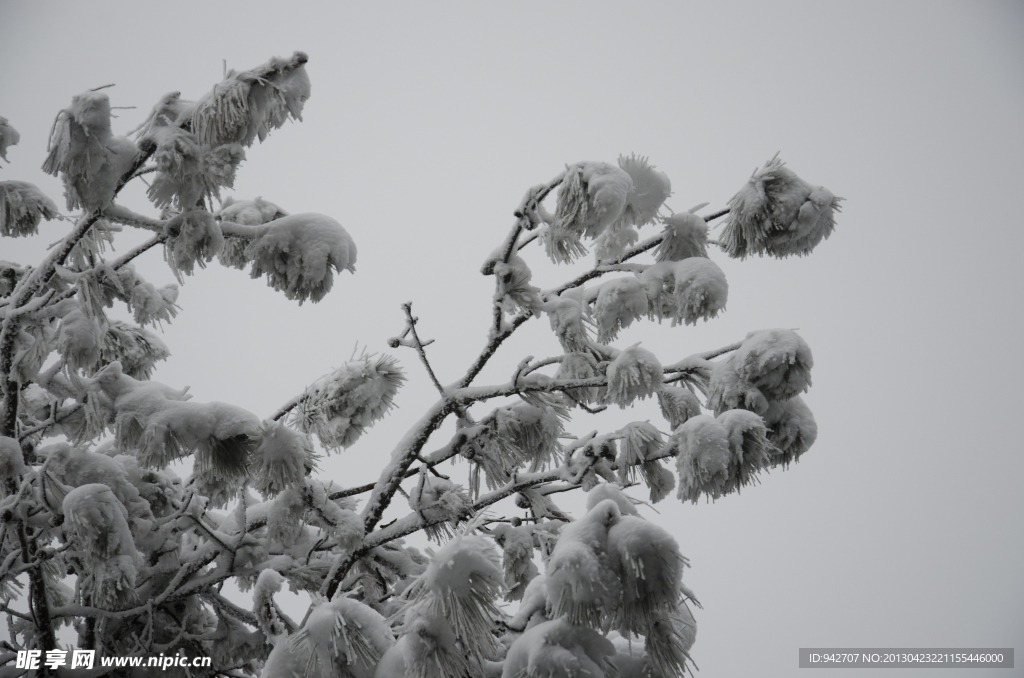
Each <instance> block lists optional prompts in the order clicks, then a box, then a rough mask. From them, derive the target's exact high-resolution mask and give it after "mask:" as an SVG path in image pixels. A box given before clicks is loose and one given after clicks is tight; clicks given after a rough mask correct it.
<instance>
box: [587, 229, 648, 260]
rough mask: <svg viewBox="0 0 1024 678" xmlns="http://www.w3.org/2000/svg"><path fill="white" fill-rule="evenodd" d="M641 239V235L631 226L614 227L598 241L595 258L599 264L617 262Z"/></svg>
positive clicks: (606, 231) (607, 230)
mask: <svg viewBox="0 0 1024 678" xmlns="http://www.w3.org/2000/svg"><path fill="white" fill-rule="evenodd" d="M639 239H640V234H639V233H637V232H636V229H635V228H632V227H630V226H612V227H611V228H609V229H606V230H605V232H604V233H602V234H601V235H600V237H598V239H597V243H596V244H595V247H594V257H595V258H596V259H597V263H598V264H607V263H610V262H613V261H617V260H618V259H619V258H620V257H621V256H622V255H624V254H625V253H626V250H628V249H629V247H630V246H631V245H633V244H634V243H636V241H637V240H639Z"/></svg>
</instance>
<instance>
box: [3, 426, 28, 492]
mask: <svg viewBox="0 0 1024 678" xmlns="http://www.w3.org/2000/svg"><path fill="white" fill-rule="evenodd" d="M24 472H25V462H24V460H23V459H22V453H21V445H19V444H18V441H17V440H15V439H14V438H8V437H7V436H0V482H4V481H13V482H15V483H20V482H21V474H22V473H24Z"/></svg>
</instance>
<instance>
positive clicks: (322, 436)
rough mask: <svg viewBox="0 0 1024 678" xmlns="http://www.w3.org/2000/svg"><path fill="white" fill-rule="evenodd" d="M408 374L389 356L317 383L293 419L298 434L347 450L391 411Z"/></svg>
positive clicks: (355, 363) (360, 362)
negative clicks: (308, 434) (314, 437)
mask: <svg viewBox="0 0 1024 678" xmlns="http://www.w3.org/2000/svg"><path fill="white" fill-rule="evenodd" d="M404 381H405V374H404V373H403V372H402V369H401V368H400V367H399V366H398V362H397V361H396V360H395V359H394V358H391V357H390V356H386V355H382V356H380V357H379V358H378V357H376V356H372V355H363V356H362V357H360V358H358V359H355V360H351V361H349V362H347V363H345V364H344V365H342V366H341V367H339V368H337V369H336V370H334V371H333V372H331V373H330V374H327V375H325V376H323V377H321V378H320V379H318V380H317V381H316V382H314V383H313V384H312V385H311V386H310V387H309V388H307V389H306V392H305V393H303V394H302V396H301V398H300V399H299V402H298V404H297V406H296V407H295V411H294V414H293V416H292V422H293V423H294V425H295V426H296V427H298V429H299V430H301V431H304V432H305V433H311V434H314V435H316V437H317V438H318V439H319V440H320V442H321V443H322V444H323V445H324V447H326V448H328V449H338V448H341V447H348V446H350V445H352V444H353V443H355V442H356V440H358V439H359V436H361V435H362V434H363V432H364V431H365V430H366V429H368V428H369V427H370V426H372V425H373V424H374V423H375V422H377V420H379V419H380V418H381V417H383V416H384V415H385V414H386V413H387V411H388V410H389V409H391V404H392V400H393V398H394V397H395V393H397V392H398V388H399V387H400V386H401V385H402V382H404Z"/></svg>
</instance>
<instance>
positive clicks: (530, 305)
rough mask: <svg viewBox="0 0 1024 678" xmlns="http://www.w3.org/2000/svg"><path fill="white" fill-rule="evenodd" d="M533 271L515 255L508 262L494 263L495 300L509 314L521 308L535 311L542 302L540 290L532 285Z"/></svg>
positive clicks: (531, 311)
mask: <svg viewBox="0 0 1024 678" xmlns="http://www.w3.org/2000/svg"><path fill="white" fill-rule="evenodd" d="M532 277H533V273H532V272H531V271H530V267H529V266H527V265H526V262H525V261H523V260H522V259H521V258H520V257H518V256H513V257H511V258H510V259H509V260H508V263H507V264H506V263H504V262H500V261H499V262H497V263H495V264H494V278H495V282H496V284H495V287H496V289H495V291H494V301H495V302H496V303H498V304H499V305H500V306H501V308H502V310H504V311H505V312H506V313H508V314H510V315H511V314H514V313H517V312H518V311H519V310H524V311H528V312H530V313H533V312H534V311H535V310H538V309H539V308H540V306H541V304H542V302H541V298H540V290H539V289H538V288H536V287H534V286H532V285H530V279H531V278H532Z"/></svg>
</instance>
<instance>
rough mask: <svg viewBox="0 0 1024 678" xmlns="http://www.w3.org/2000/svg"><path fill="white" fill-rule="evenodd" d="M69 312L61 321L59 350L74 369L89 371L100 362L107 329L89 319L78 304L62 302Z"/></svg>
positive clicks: (58, 339)
mask: <svg viewBox="0 0 1024 678" xmlns="http://www.w3.org/2000/svg"><path fill="white" fill-rule="evenodd" d="M62 303H63V304H65V308H67V310H66V311H65V312H64V314H63V317H62V318H61V321H60V329H59V330H58V334H57V350H58V351H59V352H60V354H61V356H63V357H64V359H65V360H66V361H67V362H68V364H69V365H70V366H71V368H72V369H85V370H88V369H89V368H91V367H92V366H93V365H95V364H96V363H97V362H99V360H100V351H101V349H102V348H103V336H104V334H105V333H106V327H104V326H103V324H101V323H100V322H99V321H97V320H96V319H94V318H91V317H89V316H88V315H87V314H86V313H85V312H84V310H83V309H82V308H81V306H79V305H78V304H77V303H76V302H74V301H71V300H68V301H66V302H62Z"/></svg>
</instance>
